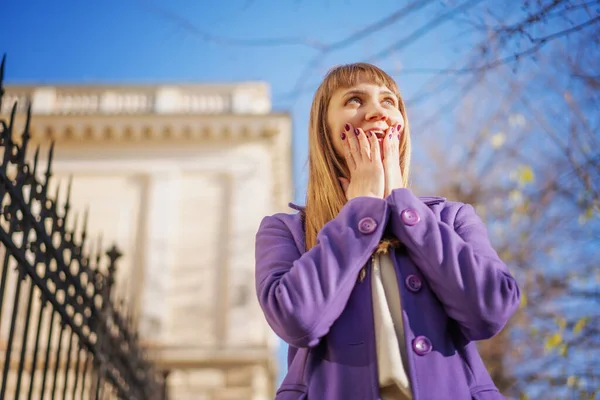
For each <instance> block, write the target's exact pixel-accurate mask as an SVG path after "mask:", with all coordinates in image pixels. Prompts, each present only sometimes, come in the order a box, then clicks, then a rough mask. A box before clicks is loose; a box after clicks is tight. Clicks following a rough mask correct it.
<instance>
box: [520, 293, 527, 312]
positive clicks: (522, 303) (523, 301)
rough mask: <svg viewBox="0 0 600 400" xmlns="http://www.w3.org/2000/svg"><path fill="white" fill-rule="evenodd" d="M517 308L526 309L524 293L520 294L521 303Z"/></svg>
mask: <svg viewBox="0 0 600 400" xmlns="http://www.w3.org/2000/svg"><path fill="white" fill-rule="evenodd" d="M519 307H520V308H525V307H527V295H526V294H525V292H521V301H520V302H519Z"/></svg>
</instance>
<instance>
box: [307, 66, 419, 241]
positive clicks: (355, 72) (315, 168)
mask: <svg viewBox="0 0 600 400" xmlns="http://www.w3.org/2000/svg"><path fill="white" fill-rule="evenodd" d="M361 82H368V83H372V84H376V85H380V86H385V87H387V88H388V89H390V90H391V91H392V92H394V93H395V94H396V96H398V100H399V103H398V109H399V110H400V112H401V113H402V116H403V117H404V133H403V134H402V136H401V139H400V168H401V170H402V178H403V181H404V182H403V183H404V186H405V187H407V186H408V173H409V166H410V129H409V124H408V118H407V116H406V109H405V107H404V102H403V100H402V97H401V96H400V92H399V90H398V86H397V85H396V82H394V80H393V79H392V78H391V77H390V76H389V75H388V74H386V73H385V72H384V71H382V70H381V69H380V68H378V67H376V66H374V65H371V64H367V63H355V64H347V65H342V66H338V67H335V68H333V69H331V70H330V71H329V72H328V73H327V75H326V76H325V79H324V80H323V82H322V83H321V85H320V86H319V88H318V89H317V92H316V93H315V96H314V98H313V103H312V107H311V110H310V122H309V127H308V146H309V156H308V164H309V165H308V167H309V170H308V187H307V192H306V209H305V230H306V250H309V249H310V248H312V247H313V246H315V245H316V241H317V233H319V231H320V230H321V229H322V228H323V226H324V225H325V224H326V223H327V222H329V221H330V220H332V219H333V218H335V216H336V215H337V214H338V213H339V212H340V210H341V209H342V207H343V206H344V204H345V203H346V195H345V194H344V192H343V190H342V186H341V184H340V182H339V180H338V177H340V176H341V177H345V178H347V179H349V178H350V173H349V171H348V168H347V167H346V164H345V162H344V160H343V159H342V158H340V157H338V156H337V155H336V153H335V150H334V147H333V142H332V140H331V134H330V132H329V126H328V124H327V109H328V106H329V101H330V100H331V96H332V94H333V93H334V92H335V91H336V90H338V89H340V88H349V87H352V86H355V85H357V84H359V83H361Z"/></svg>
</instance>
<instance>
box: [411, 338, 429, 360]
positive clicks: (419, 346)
mask: <svg viewBox="0 0 600 400" xmlns="http://www.w3.org/2000/svg"><path fill="white" fill-rule="evenodd" d="M412 347H413V350H414V351H415V353H417V354H418V355H420V356H424V355H425V354H427V353H430V352H431V349H432V348H433V346H432V345H431V340H429V339H427V338H426V337H425V336H417V337H416V338H415V339H414V340H413V342H412Z"/></svg>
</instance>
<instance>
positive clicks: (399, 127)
mask: <svg viewBox="0 0 600 400" xmlns="http://www.w3.org/2000/svg"><path fill="white" fill-rule="evenodd" d="M397 129H398V132H400V129H402V125H400V124H398V126H397Z"/></svg>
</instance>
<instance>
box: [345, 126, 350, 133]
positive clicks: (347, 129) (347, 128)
mask: <svg viewBox="0 0 600 400" xmlns="http://www.w3.org/2000/svg"><path fill="white" fill-rule="evenodd" d="M344 129H346V132H348V131H349V130H350V124H346V125H344Z"/></svg>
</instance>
